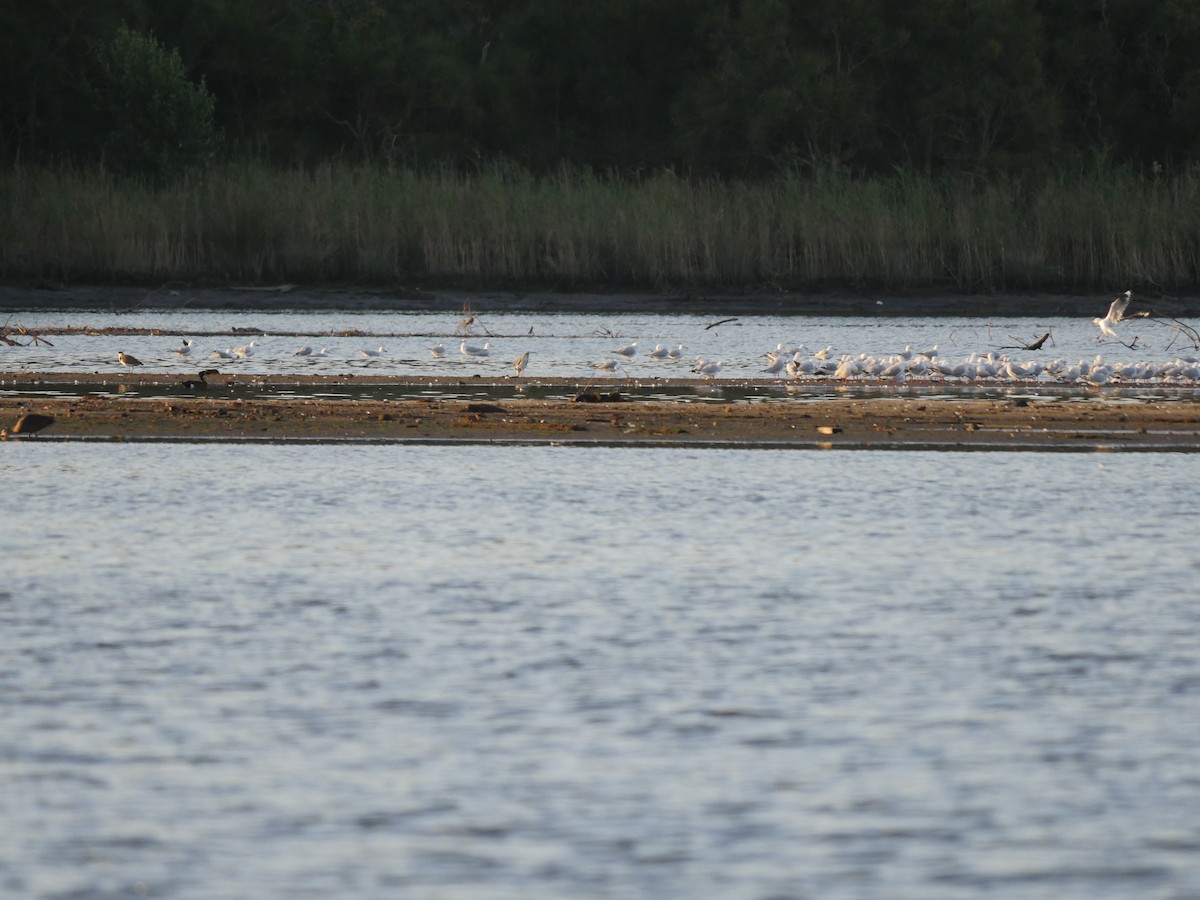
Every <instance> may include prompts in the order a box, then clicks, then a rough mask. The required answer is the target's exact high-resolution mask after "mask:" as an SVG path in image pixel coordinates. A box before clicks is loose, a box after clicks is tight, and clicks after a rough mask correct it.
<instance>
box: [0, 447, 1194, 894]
mask: <svg viewBox="0 0 1200 900" xmlns="http://www.w3.org/2000/svg"><path fill="white" fill-rule="evenodd" d="M0 473H2V475H3V480H4V485H5V504H6V510H7V513H6V515H5V516H4V518H3V520H2V523H3V524H0V547H3V549H4V551H5V553H4V559H5V578H4V582H3V587H0V721H2V722H3V726H0V821H3V822H4V823H5V826H4V828H5V839H4V840H3V841H0V895H3V896H5V897H38V898H51V897H54V898H61V897H72V898H75V897H88V898H91V897H117V896H120V897H125V896H149V897H169V898H197V900H198V898H205V900H210V898H242V897H248V896H253V897H257V898H275V897H278V898H297V897H321V898H324V897H330V896H355V897H396V896H404V897H416V898H442V897H456V898H457V897H472V898H474V897H480V898H525V897H550V896H555V897H588V898H625V897H629V898H635V897H636V898H640V897H652V896H653V897H705V896H708V897H723V898H767V897H855V898H859V897H887V898H895V897H912V898H938V897H962V896H980V895H982V896H997V897H1000V896H1004V897H1011V896H1021V897H1055V898H1060V897H1081V898H1082V897H1087V898H1095V897H1130V896H1139V897H1143V896H1145V897H1183V896H1195V895H1197V894H1200V838H1198V837H1197V829H1196V810H1197V809H1200V768H1198V767H1197V764H1196V761H1195V748H1196V746H1197V745H1198V743H1200V662H1198V661H1197V657H1196V653H1195V647H1196V643H1197V637H1198V636H1200V608H1198V607H1197V606H1196V604H1195V585H1196V583H1197V578H1198V576H1200V562H1198V561H1197V558H1196V555H1195V540H1194V539H1195V530H1194V527H1193V519H1194V509H1193V506H1194V504H1193V502H1192V498H1193V497H1194V496H1195V494H1194V486H1195V483H1196V480H1197V477H1200V460H1198V459H1197V458H1196V457H1195V456H1194V455H1191V454H1153V453H1148V454H1129V455H1124V454H1122V455H1103V454H1075V453H1064V454H1035V453H1004V452H996V453H989V454H961V453H924V452H883V451H881V452H874V453H819V452H815V451H779V450H728V451H726V450H690V449H656V448H600V447H588V448H583V447H540V446H539V447H517V446H471V447H459V446H416V445H407V446H406V445H399V446H397V445H391V446H379V445H333V444H312V445H291V444H287V445H261V444H252V445H251V444H218V445H198V444H184V443H180V444H105V443H92V444H77V443H42V444H40V445H39V444H36V443H20V442H17V443H14V442H10V443H8V444H0Z"/></svg>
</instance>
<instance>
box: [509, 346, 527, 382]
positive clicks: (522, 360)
mask: <svg viewBox="0 0 1200 900" xmlns="http://www.w3.org/2000/svg"><path fill="white" fill-rule="evenodd" d="M528 364H529V351H528V350H526V351H525V352H524V353H522V354H521V355H520V356H518V357H517V361H516V362H515V363H513V368H514V369H516V370H517V377H518V378H520V377H521V373H522V372H524V371H525V366H527V365H528Z"/></svg>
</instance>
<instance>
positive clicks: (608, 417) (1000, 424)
mask: <svg viewBox="0 0 1200 900" xmlns="http://www.w3.org/2000/svg"><path fill="white" fill-rule="evenodd" d="M0 379H2V380H3V382H4V384H5V389H6V390H7V391H8V392H9V393H7V394H5V395H0V427H4V428H9V429H11V427H12V425H13V423H15V422H16V420H17V419H18V418H19V417H20V416H21V415H22V414H23V413H27V412H33V413H39V414H43V415H49V416H52V417H53V418H54V420H55V421H54V424H53V425H51V426H50V427H48V428H46V429H45V431H43V432H42V433H41V434H40V435H35V436H33V437H29V438H22V439H24V440H30V441H38V440H64V439H127V440H139V439H167V440H199V439H227V440H350V441H384V442H416V441H425V442H428V441H467V442H521V443H560V444H584V443H592V444H595V443H602V444H658V445H678V446H700V445H706V446H739V447H756V446H761V447H775V446H786V447H800V448H803V447H811V448H830V449H832V448H845V449H870V448H880V449H887V448H930V449H955V448H961V449H991V448H1000V449H1032V450H1177V451H1191V452H1195V451H1200V401H1197V400H1194V399H1190V398H1176V399H1172V400H1171V401H1169V402H1122V403H1114V402H1110V401H1105V400H1104V399H1103V397H1102V396H1097V397H1096V398H1089V397H1071V398H1054V399H1050V398H1047V399H1039V400H1036V401H1029V400H1024V399H1015V400H986V399H955V400H945V399H930V398H927V397H921V396H919V395H916V396H900V395H897V396H896V397H883V398H870V399H867V398H853V397H831V398H827V399H820V400H816V401H807V402H799V401H797V402H788V401H783V402H771V403H738V402H719V401H718V402H705V403H702V404H701V403H683V402H672V401H669V400H668V401H664V400H643V399H637V398H633V399H630V398H629V397H628V396H627V395H625V394H624V393H622V392H621V385H620V384H619V383H612V384H605V385H603V386H595V385H592V386H590V387H589V386H583V385H581V386H579V387H578V393H579V394H582V395H583V396H581V397H580V398H579V399H578V400H576V399H551V400H547V399H535V398H532V397H525V396H520V395H518V396H516V397H506V398H505V399H499V400H494V401H492V400H488V401H480V400H446V399H396V400H378V399H342V398H318V399H294V398H252V399H251V398H245V397H230V396H222V391H221V387H222V386H221V385H219V384H214V385H213V387H211V388H209V389H207V390H204V391H197V392H196V393H195V395H194V396H193V395H176V396H169V397H144V396H136V395H134V396H129V397H122V396H120V395H119V393H118V394H117V395H113V394H111V393H109V392H108V391H107V390H106V391H105V393H104V394H103V395H97V394H92V393H89V392H87V391H86V390H84V391H80V392H79V393H80V395H79V396H41V395H40V394H41V392H42V391H43V390H45V386H46V385H47V384H49V385H51V386H53V385H54V383H55V380H56V379H57V380H58V381H59V382H60V383H63V384H66V383H70V382H73V381H78V376H77V375H73V374H70V373H37V374H36V375H28V376H26V382H27V383H28V384H32V383H33V382H35V381H36V382H38V385H39V390H37V391H25V392H23V391H22V390H21V385H22V373H0ZM103 380H104V381H105V382H106V383H107V385H108V386H109V387H112V386H114V385H120V384H127V385H137V384H148V383H153V382H152V379H150V378H147V379H143V380H139V379H138V378H131V377H130V376H124V375H112V376H107V377H103ZM255 380H256V382H258V383H271V382H274V383H276V384H280V385H284V384H287V385H294V384H297V383H301V382H303V383H306V384H310V385H336V384H339V383H342V384H349V383H351V381H352V382H353V383H354V384H363V383H364V379H362V378H354V379H346V378H339V377H336V376H296V375H281V376H269V377H265V378H264V377H261V376H256V379H255ZM372 381H373V383H376V384H393V385H409V384H415V383H417V381H416V380H414V379H408V378H397V377H388V376H375V377H373V378H372ZM431 381H433V380H432V379H429V378H423V379H419V383H420V384H423V385H427V384H430V383H431ZM446 381H447V383H457V381H458V380H457V379H448V380H446ZM475 383H476V384H480V383H485V384H490V385H491V386H494V387H497V388H499V387H500V386H502V385H503V386H505V387H507V388H511V387H512V381H511V379H493V380H491V381H490V382H489V381H488V380H486V379H485V380H483V382H479V381H478V380H477V381H475ZM564 386H566V382H565V380H564ZM10 439H11V438H10Z"/></svg>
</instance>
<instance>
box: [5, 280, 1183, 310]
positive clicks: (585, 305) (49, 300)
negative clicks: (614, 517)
mask: <svg viewBox="0 0 1200 900" xmlns="http://www.w3.org/2000/svg"><path fill="white" fill-rule="evenodd" d="M1114 296H1115V294H1114ZM1137 296H1138V299H1139V300H1140V301H1144V302H1145V303H1146V304H1148V305H1149V306H1151V307H1153V308H1154V309H1155V311H1156V313H1158V314H1161V315H1168V316H1174V317H1176V318H1188V317H1196V316H1200V297H1190V296H1173V295H1154V296H1151V295H1137ZM1111 299H1112V298H1111V297H1109V296H1107V295H1097V294H1088V295H1075V294H1048V293H1029V294H1002V295H988V294H963V293H937V292H931V293H921V294H899V293H889V292H886V291H881V292H872V293H864V294H854V293H848V292H845V293H843V292H835V291H831V292H828V293H824V292H822V293H815V292H814V293H799V292H784V291H746V292H706V291H703V290H697V291H694V292H661V293H655V292H651V291H622V292H611V293H605V292H595V291H592V292H572V293H561V292H555V291H550V290H542V289H537V290H528V291H517V290H514V291H468V290H440V289H437V290H434V289H428V290H427V289H423V288H420V287H391V288H385V287H354V286H318V285H288V284H285V285H234V286H211V285H197V284H191V283H184V282H170V283H168V284H165V285H160V286H121V287H112V286H83V285H81V286H71V285H54V286H19V285H7V286H6V285H0V313H5V314H13V315H14V316H15V317H17V318H19V314H20V313H22V312H49V311H60V310H64V311H65V310H78V311H81V312H108V313H114V314H121V313H132V312H139V311H145V310H151V309H154V310H186V309H196V310H250V311H263V312H269V311H275V310H300V311H320V310H337V309H342V310H347V311H366V310H371V311H382V312H387V311H391V312H411V311H435V312H454V313H457V312H459V311H461V310H462V309H463V308H464V306H470V307H471V309H472V310H474V311H475V312H478V313H489V312H521V313H558V312H567V313H587V314H592V315H596V316H603V315H616V314H624V313H646V314H658V315H662V314H676V315H678V314H693V315H713V316H725V315H767V316H770V315H777V316H878V317H889V318H890V317H896V316H914V317H925V316H957V317H994V318H1004V317H1018V316H1022V317H1024V316H1034V317H1036V316H1088V317H1091V316H1094V315H1096V314H1097V311H1098V310H1100V311H1103V309H1105V308H1107V305H1108V303H1109V301H1110V300H1111Z"/></svg>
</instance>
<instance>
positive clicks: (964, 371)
mask: <svg viewBox="0 0 1200 900" xmlns="http://www.w3.org/2000/svg"><path fill="white" fill-rule="evenodd" d="M1131 298H1132V294H1131V292H1130V291H1126V292H1125V293H1124V294H1122V295H1121V296H1120V297H1118V298H1117V299H1115V300H1113V301H1112V303H1111V304H1110V306H1109V309H1108V312H1107V314H1106V315H1105V316H1104V317H1102V318H1101V317H1097V318H1095V319H1093V320H1092V322H1093V324H1095V325H1096V326H1097V327H1098V328H1099V330H1100V335H1099V336H1098V338H1097V340H1100V339H1102V338H1105V337H1109V338H1117V339H1118V340H1119V336H1118V333H1117V330H1116V326H1117V325H1118V324H1119V323H1120V322H1122V321H1124V320H1126V319H1128V318H1142V317H1145V316H1147V315H1148V314H1147V313H1144V312H1142V313H1134V314H1132V315H1131V314H1129V312H1128V307H1129V304H1130V301H1131ZM1046 337H1049V335H1046V336H1045V337H1043V338H1042V339H1041V340H1040V341H1036V342H1034V344H1032V345H1030V346H1028V347H1025V348H1022V349H1024V350H1038V349H1041V345H1042V342H1043V341H1045V339H1046ZM194 347H195V341H192V340H183V341H182V343H181V344H180V346H179V347H177V348H175V349H174V350H173V351H172V353H174V354H175V355H176V356H178V357H180V358H185V357H188V356H189V355H190V354H191V353H192V351H193V349H194ZM255 350H256V342H255V341H251V342H250V343H248V344H246V345H244V346H241V347H234V348H229V349H226V350H214V351H212V353H211V356H210V358H211V359H217V360H235V359H247V358H249V357H251V356H253V355H254V352H255ZM492 350H493V348H492V345H491V343H490V342H485V343H482V344H477V343H471V342H470V341H469V340H467V339H463V340H462V341H461V342H460V343H459V346H458V352H459V354H461V356H463V357H466V358H474V359H482V358H485V357H488V356H489V355H491V353H492ZM428 351H429V353H430V355H431V356H432V357H433V358H435V359H443V358H445V357H446V355H447V353H450V352H451V351H450V349H448V348H447V347H446V345H445V344H444V343H437V344H434V345H432V346H430V347H429V348H428ZM386 352H387V351H386V350H385V349H384V348H383V347H382V346H380V347H376V348H366V347H364V348H361V349H359V350H358V351H357V354H358V356H359V357H360V358H365V359H368V360H369V359H373V358H378V357H382V356H384V355H385V354H386ZM293 355H294V356H296V357H304V358H321V357H328V356H330V351H329V349H328V348H326V347H321V348H319V349H318V348H314V347H310V346H305V347H301V348H300V349H298V350H296V351H295V352H294V354H293ZM638 356H639V350H638V342H637V341H633V342H631V343H627V344H624V345H623V346H620V347H616V348H613V349H612V350H611V351H610V352H609V355H608V356H606V357H605V358H604V359H602V360H600V361H598V362H593V363H591V364H590V365H591V368H592V369H594V370H595V371H596V372H597V373H600V374H612V375H618V374H619V375H624V376H626V377H629V376H628V373H627V369H626V366H627V365H628V364H629V363H631V362H632V361H633V360H634V359H635V358H637V357H638ZM642 356H643V357H644V358H645V359H646V360H648V361H651V362H653V361H661V362H667V363H670V362H678V361H680V360H682V359H683V358H684V345H683V344H674V345H665V344H661V343H659V344H656V345H655V346H654V347H653V348H652V349H650V350H649V351H646V352H645V353H644V354H642ZM117 357H118V359H119V361H120V362H121V364H122V365H123V366H125V367H127V368H133V367H137V366H140V365H142V362H141V361H140V360H138V359H137V358H135V357H133V356H131V355H129V354H128V353H125V352H120V353H118V354H117ZM763 359H764V360H765V362H764V366H763V368H761V369H760V370H759V373H760V374H761V375H766V376H772V377H774V378H776V379H779V380H784V379H791V380H795V381H820V380H837V381H842V382H876V383H889V382H890V383H896V384H904V383H907V382H908V381H910V380H912V381H920V382H925V381H953V382H962V383H971V382H989V383H990V382H1012V383H1028V382H1039V381H1041V382H1052V383H1059V384H1064V385H1088V386H1093V387H1099V386H1102V385H1105V384H1109V383H1127V384H1145V383H1154V382H1162V383H1168V382H1182V383H1189V382H1190V383H1195V382H1200V356H1195V355H1181V356H1178V357H1176V358H1175V359H1173V360H1170V361H1166V362H1136V363H1128V362H1119V363H1109V362H1106V361H1105V360H1104V358H1103V357H1102V356H1101V355H1099V354H1097V355H1096V356H1095V357H1094V358H1091V359H1078V360H1074V361H1072V360H1067V359H1065V358H1062V357H1059V358H1055V359H1051V360H1039V359H1017V358H1014V357H1011V356H1009V355H1007V354H1005V353H1000V352H997V351H990V352H987V353H971V354H970V355H969V356H967V357H965V358H961V359H951V358H948V357H945V356H943V355H941V354H940V353H939V351H938V348H937V346H936V345H935V346H932V347H928V348H925V349H920V350H914V349H913V348H912V347H911V346H906V347H905V348H904V349H903V350H900V351H898V352H896V353H893V354H889V355H884V356H875V355H868V354H865V353H863V354H858V355H851V354H844V353H843V354H835V352H834V348H833V347H832V346H827V347H824V348H822V349H820V350H817V351H815V352H806V351H805V350H804V348H803V346H785V345H783V344H778V345H777V346H776V347H775V348H774V349H771V350H768V351H766V352H765V353H764V354H763ZM529 360H530V353H529V352H528V351H526V352H524V353H522V354H521V355H520V356H518V357H517V358H516V360H515V361H514V362H513V364H512V365H513V368H514V370H515V372H516V376H517V377H518V378H520V377H521V376H523V375H524V373H525V370H526V368H527V366H528V364H529ZM723 365H724V363H723V362H722V361H721V360H714V359H708V358H705V357H703V356H698V357H695V359H694V361H693V362H692V364H691V365H690V371H691V372H692V373H693V374H695V375H698V376H699V377H700V378H702V379H707V380H715V379H716V378H717V377H718V375H719V374H720V372H721V370H722V367H723ZM212 372H215V370H212V369H209V370H205V372H202V373H201V376H200V381H201V383H203V379H204V376H205V374H208V373H212Z"/></svg>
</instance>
